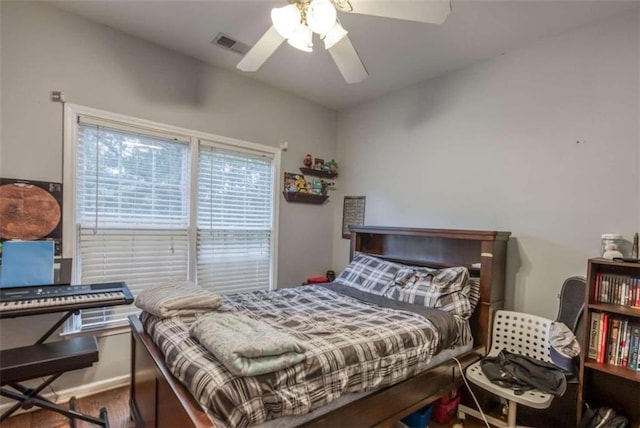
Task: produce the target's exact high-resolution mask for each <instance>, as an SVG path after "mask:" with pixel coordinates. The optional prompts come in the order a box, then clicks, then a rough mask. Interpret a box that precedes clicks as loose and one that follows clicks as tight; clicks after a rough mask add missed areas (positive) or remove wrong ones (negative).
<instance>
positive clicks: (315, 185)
mask: <svg viewBox="0 0 640 428" xmlns="http://www.w3.org/2000/svg"><path fill="white" fill-rule="evenodd" d="M323 188H324V186H323V185H322V182H321V181H320V180H313V181H312V182H311V192H312V193H313V194H314V195H323V194H324V192H323Z"/></svg>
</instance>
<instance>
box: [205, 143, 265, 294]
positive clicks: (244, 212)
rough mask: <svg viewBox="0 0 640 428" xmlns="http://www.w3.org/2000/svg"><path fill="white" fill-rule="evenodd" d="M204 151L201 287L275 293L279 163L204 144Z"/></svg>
mask: <svg viewBox="0 0 640 428" xmlns="http://www.w3.org/2000/svg"><path fill="white" fill-rule="evenodd" d="M198 153H199V155H198V177H197V186H198V196H197V197H198V200H197V207H198V208H197V228H198V231H197V278H198V285H200V286H202V287H205V288H209V289H211V290H214V291H216V292H218V293H230V292H242V291H252V290H261V289H270V288H271V287H272V242H271V240H272V237H273V236H272V233H273V193H274V191H273V184H274V181H273V180H274V177H273V176H274V165H273V159H272V158H271V157H269V156H265V155H258V154H251V153H248V152H245V151H234V150H230V149H227V148H221V147H215V146H211V145H209V144H207V143H204V142H201V143H200V146H199V151H198Z"/></svg>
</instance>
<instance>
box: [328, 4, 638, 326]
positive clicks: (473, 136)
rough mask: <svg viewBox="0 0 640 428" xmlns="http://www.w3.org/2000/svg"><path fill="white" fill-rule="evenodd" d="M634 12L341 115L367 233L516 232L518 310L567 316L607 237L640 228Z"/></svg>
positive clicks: (350, 183) (349, 173) (510, 300)
mask: <svg viewBox="0 0 640 428" xmlns="http://www.w3.org/2000/svg"><path fill="white" fill-rule="evenodd" d="M634 15H635V14H634ZM634 15H632V16H627V17H619V18H617V19H614V20H609V21H607V22H603V23H600V24H596V25H592V26H589V27H586V28H582V29H579V30H577V31H573V32H570V33H567V34H564V35H561V36H559V37H554V38H549V39H546V40H543V41H540V42H538V43H537V44H535V45H533V46H529V47H526V48H522V49H519V50H515V51H513V52H507V53H505V54H504V55H502V56H500V57H497V58H495V59H492V60H489V61H486V62H483V63H479V64H476V65H475V66H472V67H469V68H466V69H463V70H460V71H457V72H454V73H451V74H448V75H446V76H443V77H441V78H438V79H434V80H430V81H428V82H425V83H423V84H419V85H416V86H414V87H411V88H408V89H406V90H403V91H400V92H396V93H394V94H392V95H389V96H387V97H384V98H382V99H378V100H375V101H373V102H370V103H368V104H365V105H361V106H359V107H355V108H352V109H349V110H346V111H343V112H340V114H339V116H338V153H337V159H339V160H340V161H341V175H340V189H339V194H338V195H337V196H342V195H345V194H348V195H366V197H367V201H366V215H365V217H366V218H365V224H372V225H390V226H393V225H395V226H415V227H436V228H441V227H443V228H468V229H488V230H506V231H511V232H512V240H511V241H510V244H509V253H508V257H509V259H508V272H507V273H508V283H507V287H508V288H510V291H509V292H508V293H507V305H508V306H509V307H513V308H515V309H516V310H523V311H526V312H531V313H535V314H539V315H542V316H548V317H555V315H556V312H557V307H558V306H557V299H556V294H557V293H558V292H559V290H560V286H561V284H562V282H563V280H564V279H565V278H567V277H569V276H571V275H575V274H581V275H585V274H586V264H587V258H588V257H592V256H597V255H598V251H599V245H600V243H599V240H600V239H599V237H600V234H602V233H604V232H611V233H623V234H625V236H627V237H628V238H629V239H630V238H631V236H632V234H633V232H635V231H636V230H637V229H638V226H639V222H640V207H639V203H638V198H639V197H640V177H639V166H638V165H639V158H640V157H639V153H638V152H639V150H640V148H639V131H638V127H639V125H638V117H639V116H638V114H639V108H638V100H639V98H638V90H639V88H638V85H639V84H638V79H639V73H638V70H639V60H638V43H639V42H638V19H637V17H636V16H634ZM334 208H335V212H334V214H335V221H334V229H335V230H334V236H339V229H340V226H341V215H342V208H341V207H339V206H338V204H336V205H334ZM347 255H348V242H347V241H346V240H341V239H336V240H334V253H333V260H334V266H335V267H336V268H339V267H341V266H344V265H345V263H346V261H347Z"/></svg>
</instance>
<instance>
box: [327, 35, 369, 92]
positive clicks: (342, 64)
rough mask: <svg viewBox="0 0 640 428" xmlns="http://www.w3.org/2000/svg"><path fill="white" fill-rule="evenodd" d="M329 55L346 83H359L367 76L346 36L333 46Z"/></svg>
mask: <svg viewBox="0 0 640 428" xmlns="http://www.w3.org/2000/svg"><path fill="white" fill-rule="evenodd" d="M329 54H331V57H332V58H333V60H334V61H335V63H336V65H337V66H338V69H339V70H340V73H342V77H344V80H345V81H346V82H347V83H360V82H362V81H363V80H364V79H366V78H367V76H369V73H367V69H366V68H365V66H364V64H363V63H362V61H361V60H360V57H359V56H358V52H356V49H355V48H354V47H353V45H352V44H351V40H349V37H348V36H344V38H343V39H342V40H340V41H339V42H338V43H336V44H335V45H333V46H332V47H331V48H330V49H329Z"/></svg>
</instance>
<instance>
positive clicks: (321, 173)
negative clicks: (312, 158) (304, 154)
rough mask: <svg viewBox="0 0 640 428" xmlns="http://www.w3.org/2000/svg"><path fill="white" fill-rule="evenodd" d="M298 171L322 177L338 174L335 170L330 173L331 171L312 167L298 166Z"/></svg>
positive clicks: (334, 176)
mask: <svg viewBox="0 0 640 428" xmlns="http://www.w3.org/2000/svg"><path fill="white" fill-rule="evenodd" d="M300 172H301V173H303V174H305V175H315V176H316V177H322V178H336V177H337V176H338V173H337V172H336V173H331V172H325V171H322V170H321V169H313V168H305V167H300Z"/></svg>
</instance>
